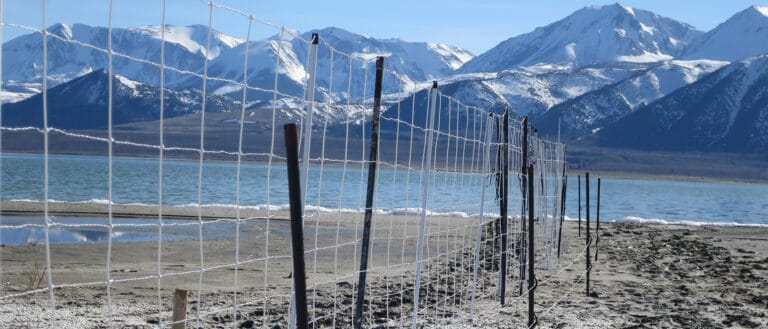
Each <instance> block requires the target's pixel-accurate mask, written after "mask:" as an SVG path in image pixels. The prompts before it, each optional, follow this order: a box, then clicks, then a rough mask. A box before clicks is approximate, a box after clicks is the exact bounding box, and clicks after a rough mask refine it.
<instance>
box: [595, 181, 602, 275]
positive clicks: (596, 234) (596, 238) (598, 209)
mask: <svg viewBox="0 0 768 329" xmlns="http://www.w3.org/2000/svg"><path fill="white" fill-rule="evenodd" d="M600 179H601V178H600V177H598V178H597V227H595V260H597V252H598V250H599V249H597V244H598V242H600Z"/></svg>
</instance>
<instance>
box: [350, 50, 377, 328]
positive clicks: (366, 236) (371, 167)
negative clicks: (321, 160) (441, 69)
mask: <svg viewBox="0 0 768 329" xmlns="http://www.w3.org/2000/svg"><path fill="white" fill-rule="evenodd" d="M383 76H384V57H381V56H379V57H377V58H376V85H375V89H374V96H373V129H371V153H370V154H369V155H368V156H369V158H370V161H369V162H368V191H367V193H366V195H365V220H364V224H363V246H362V249H361V251H360V274H359V278H358V284H357V299H356V305H355V319H354V322H355V323H354V325H355V328H356V329H360V328H362V326H363V304H364V303H365V277H366V274H367V272H368V254H369V252H368V251H369V248H370V243H371V221H372V217H373V192H374V190H375V186H376V161H377V155H378V153H379V151H378V150H379V120H380V117H381V81H382V79H383Z"/></svg>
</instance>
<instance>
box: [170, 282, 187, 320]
mask: <svg viewBox="0 0 768 329" xmlns="http://www.w3.org/2000/svg"><path fill="white" fill-rule="evenodd" d="M186 320H187V290H184V289H176V290H175V291H174V292H173V325H172V326H171V328H173V329H185V328H186V327H187V321H186Z"/></svg>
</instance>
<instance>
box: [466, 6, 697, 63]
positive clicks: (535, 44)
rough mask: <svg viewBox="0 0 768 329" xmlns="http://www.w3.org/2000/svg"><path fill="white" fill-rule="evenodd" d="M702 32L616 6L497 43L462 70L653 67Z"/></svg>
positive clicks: (585, 11) (579, 13) (585, 12)
mask: <svg viewBox="0 0 768 329" xmlns="http://www.w3.org/2000/svg"><path fill="white" fill-rule="evenodd" d="M702 33H703V32H700V31H698V30H696V29H694V28H693V27H692V26H690V25H688V24H685V23H680V22H678V21H675V20H673V19H669V18H666V17H662V16H659V15H657V14H654V13H652V12H649V11H645V10H640V9H634V8H630V7H625V6H622V5H620V4H612V5H605V6H590V7H586V8H583V9H581V10H578V11H576V12H575V13H573V14H571V15H570V16H568V17H566V18H564V19H562V20H560V21H557V22H555V23H552V24H549V25H547V26H544V27H540V28H537V29H535V30H534V31H533V32H530V33H526V34H523V35H520V36H516V37H513V38H510V39H508V40H506V41H504V42H502V43H500V44H499V45H497V46H496V47H494V48H493V49H491V50H489V51H488V52H486V53H484V54H482V55H479V56H478V57H476V58H475V59H473V60H471V61H469V62H468V63H467V64H465V65H464V67H462V68H461V71H462V72H498V71H502V70H506V69H510V68H514V67H520V66H532V65H536V64H541V63H545V64H558V65H568V66H583V65H590V64H596V63H604V62H617V61H619V62H621V61H625V62H657V61H659V60H665V59H672V58H673V57H675V56H677V55H678V54H680V52H682V50H683V48H684V47H685V46H686V45H687V44H688V43H689V42H690V41H691V40H693V39H694V38H696V37H697V36H699V35H701V34H702Z"/></svg>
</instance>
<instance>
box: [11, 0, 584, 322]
mask: <svg viewBox="0 0 768 329" xmlns="http://www.w3.org/2000/svg"><path fill="white" fill-rule="evenodd" d="M45 5H46V2H45V1H42V15H41V18H42V25H41V26H37V27H36V26H29V25H25V24H21V23H17V22H14V21H13V20H9V18H8V17H3V13H2V12H0V23H2V24H1V25H0V34H1V33H3V30H7V29H15V30H21V31H25V32H29V33H31V36H32V37H37V38H40V44H41V49H40V54H39V55H40V64H41V65H40V68H39V72H38V74H39V81H40V94H38V95H35V96H32V98H30V99H36V100H39V107H37V108H35V109H34V111H37V113H34V114H33V115H32V117H34V118H38V119H30V118H29V117H27V115H28V114H19V113H15V112H6V111H5V107H3V111H1V112H0V114H1V115H2V116H0V122H2V124H1V125H0V144H2V150H3V152H1V153H0V160H1V161H0V166H1V167H0V170H2V171H1V172H2V177H0V178H2V179H0V184H2V185H0V200H2V203H0V207H2V208H1V209H0V210H2V213H3V215H2V217H0V239H2V241H0V242H2V243H3V244H4V248H3V250H2V251H1V252H0V282H1V283H2V286H0V312H1V313H2V317H0V327H25V326H32V327H51V328H58V327H124V326H141V325H149V326H154V327H161V328H169V327H171V326H172V325H173V324H174V323H175V322H174V318H173V315H172V311H173V304H174V303H173V296H174V291H175V290H176V289H183V290H187V291H188V292H189V300H188V303H187V310H186V315H185V316H184V317H183V319H182V320H178V321H183V322H186V324H187V325H188V326H194V327H233V328H235V327H241V326H252V327H263V328H273V327H275V326H278V327H284V326H288V325H289V323H291V322H292V320H291V316H290V313H291V311H290V310H291V300H292V298H291V280H292V279H291V276H292V275H293V273H291V256H290V255H291V254H290V230H289V222H288V210H289V208H288V206H287V204H288V188H287V177H286V169H285V151H284V146H283V139H282V133H281V131H282V127H281V126H282V125H283V124H284V123H287V122H297V123H299V124H301V129H300V131H301V133H302V136H301V137H302V138H301V139H300V140H301V141H302V145H301V154H302V166H303V168H302V174H301V175H302V182H303V184H304V185H303V191H304V198H303V203H304V213H305V216H304V236H305V247H306V250H305V260H306V264H307V273H306V280H307V287H308V291H307V296H308V301H309V305H308V306H309V315H310V321H311V322H310V326H312V327H317V328H319V327H350V326H351V325H352V321H353V318H354V311H355V304H356V302H358V300H363V301H364V308H363V309H364V312H363V318H362V322H363V326H365V327H377V326H395V327H402V326H414V327H415V326H422V325H424V326H436V325H439V324H443V323H445V324H447V323H465V324H471V321H472V319H473V318H474V317H475V312H476V307H477V305H481V304H483V303H490V302H497V301H498V300H499V294H500V287H501V286H502V285H501V283H502V282H503V283H504V286H506V290H505V293H506V295H507V296H510V297H508V303H513V304H514V303H523V302H524V301H523V300H522V299H521V298H520V297H518V296H520V295H519V293H518V291H517V290H518V289H525V290H527V289H528V288H527V285H526V284H525V282H526V279H527V278H526V277H525V275H526V274H525V273H526V272H525V271H522V267H524V263H525V260H526V259H527V258H526V257H527V249H524V248H522V247H523V244H524V242H523V237H525V236H526V234H527V231H526V230H527V227H526V226H525V225H524V220H525V219H526V217H525V216H527V212H525V209H524V208H525V206H524V204H523V202H524V190H522V189H521V188H520V187H521V186H522V182H523V176H522V175H523V174H522V171H521V169H522V168H523V167H524V166H523V149H524V147H523V143H525V140H524V138H523V128H522V126H521V119H519V118H514V117H513V118H512V119H510V124H509V127H510V128H509V131H508V133H509V145H508V147H507V148H504V147H503V146H504V143H503V142H502V138H501V137H502V135H503V134H502V127H503V125H502V124H501V122H502V120H503V119H504V116H503V115H501V114H499V113H493V112H490V111H488V110H486V109H481V108H477V107H473V106H468V105H466V104H464V103H462V101H461V100H460V99H455V98H452V97H451V96H449V95H447V94H443V93H442V92H441V91H440V86H438V87H437V88H430V84H427V83H412V82H408V81H407V80H406V79H403V78H402V76H401V73H399V72H398V71H397V68H396V67H394V66H391V65H390V64H385V69H384V72H385V75H384V86H385V87H384V98H383V113H382V115H381V131H380V139H379V145H378V152H379V154H378V159H379V160H378V162H377V164H378V171H377V173H376V182H377V183H376V185H375V190H374V195H375V198H374V200H373V211H374V213H373V221H372V230H371V236H370V241H371V245H370V249H369V250H370V254H369V262H368V269H367V270H366V274H367V284H366V287H365V295H363V296H360V295H358V294H357V288H358V287H357V283H358V276H359V275H360V273H361V271H360V269H359V267H360V257H361V255H360V252H361V251H360V250H361V243H362V239H363V237H362V231H363V226H362V225H363V221H362V219H363V212H364V209H365V196H366V189H367V188H368V186H367V182H366V175H367V170H368V165H369V161H368V159H369V154H368V153H369V150H370V145H369V143H370V135H371V131H370V129H371V128H370V118H371V114H372V113H371V108H372V104H373V96H374V95H373V89H374V75H375V66H374V65H375V59H376V55H377V54H369V53H347V52H344V51H341V50H339V49H337V48H336V47H337V46H338V47H341V46H342V45H334V44H331V43H330V42H328V41H327V40H326V39H324V37H323V36H322V35H320V36H319V38H318V39H317V40H318V41H319V42H317V43H316V44H315V43H314V42H313V41H314V40H313V37H309V36H307V35H303V34H298V33H296V32H293V31H292V30H290V29H287V28H284V27H280V26H276V25H274V24H271V23H268V22H266V21H263V20H261V19H259V18H257V17H255V16H253V15H251V14H249V13H245V12H242V11H240V10H237V9H233V8H229V7H226V6H222V5H219V4H217V3H215V2H207V1H201V2H200V3H199V5H200V6H201V7H202V8H205V9H206V12H207V15H206V16H205V17H204V18H202V19H204V20H205V21H204V24H205V28H204V29H202V30H203V31H205V36H204V37H203V38H201V40H202V48H201V49H199V53H200V54H201V56H200V58H198V59H197V61H196V62H194V63H186V64H185V63H179V62H178V61H175V60H173V58H174V57H173V54H174V52H175V51H178V49H177V48H178V46H179V45H178V42H177V39H176V38H177V35H176V34H175V33H179V30H178V29H173V28H171V27H169V26H167V25H166V22H167V21H168V20H169V17H170V16H172V15H173V13H168V12H166V5H165V1H163V3H162V6H161V7H160V6H158V8H157V10H158V12H161V13H162V14H161V15H160V14H158V23H159V24H160V25H158V26H156V27H155V28H154V30H153V31H154V33H156V34H157V36H156V40H158V42H157V44H155V45H154V47H157V49H159V50H158V51H157V52H147V54H146V55H145V56H141V55H139V52H137V51H135V50H133V49H121V48H120V47H119V42H118V43H115V42H114V41H115V40H113V34H114V33H113V31H112V30H113V28H112V18H113V16H114V15H115V14H116V13H113V12H112V2H111V1H110V5H109V13H108V16H107V17H108V22H109V23H108V29H107V32H106V33H105V34H104V35H103V38H94V39H77V38H70V37H66V36H64V35H62V34H60V33H57V32H56V31H54V30H52V29H47V28H48V26H47V24H48V22H47V21H46V19H45V17H46V9H45ZM1 7H2V2H1V1H0V8H1ZM221 20H231V21H236V22H239V23H240V24H241V25H242V27H243V31H245V32H244V33H243V35H245V39H244V40H241V41H240V42H238V43H236V45H233V47H231V48H232V49H230V50H229V51H228V52H227V56H229V57H227V59H228V61H227V63H229V64H230V65H229V66H227V67H222V64H221V63H222V61H219V60H213V57H214V56H213V55H212V54H214V53H215V52H217V51H219V49H221V48H222V47H223V46H222V42H224V41H222V40H225V41H226V40H227V39H222V38H219V37H218V34H217V33H218V32H216V30H215V29H216V24H217V21H221ZM256 35H260V36H264V35H267V36H271V37H270V38H268V39H266V40H263V41H257V40H259V38H258V37H256ZM1 36H2V35H0V39H1ZM51 47H54V48H55V49H54V51H59V50H60V49H62V48H64V49H67V51H65V53H68V52H71V53H73V56H74V54H83V53H88V56H92V57H93V58H100V59H103V62H104V64H105V65H104V67H103V69H104V71H103V75H101V76H99V75H98V72H95V73H92V74H89V75H87V76H86V77H87V78H89V79H95V80H85V79H86V77H81V78H76V79H83V80H82V81H84V83H90V84H98V83H104V84H106V85H107V87H106V88H104V90H105V91H104V92H103V93H99V92H95V91H94V92H92V93H91V94H88V97H93V98H94V99H96V100H97V101H95V102H94V103H95V104H97V105H98V106H96V107H97V108H96V109H95V110H94V111H93V112H92V113H91V115H90V116H87V117H86V118H87V119H88V120H95V121H97V122H101V125H100V126H99V128H83V127H82V126H80V124H82V122H72V121H71V118H70V117H69V116H68V115H67V113H62V112H60V111H59V110H56V109H60V108H61V107H60V106H58V105H59V104H51V103H50V102H49V99H57V100H59V101H60V99H58V98H55V96H56V95H58V93H59V92H60V91H61V88H60V86H52V87H51V88H48V84H49V83H51V84H52V85H55V84H58V83H60V81H59V80H57V79H59V78H60V76H59V75H58V73H59V67H57V66H55V65H60V64H61V63H53V64H55V65H51V64H52V63H49V59H48V53H49V51H51ZM0 50H1V49H0ZM158 54H159V55H158ZM222 54H223V53H222ZM222 56H224V55H222ZM295 59H299V61H298V62H300V63H302V66H303V67H296V66H295V63H296V62H297V61H296V60H295ZM0 60H2V56H0ZM1 63H2V62H0V64H1ZM385 63H387V62H386V60H385ZM128 67H131V68H134V69H135V68H136V67H138V68H139V69H138V71H139V72H141V75H142V76H143V77H144V78H145V79H144V82H142V83H137V82H135V81H132V80H131V79H129V78H127V77H124V76H122V75H121V73H122V72H124V71H125V70H127V68H128ZM82 69H86V68H82ZM87 69H94V70H95V71H97V68H87ZM5 71H7V69H6V70H4V71H0V73H6V72H5ZM134 71H135V70H134ZM54 72H55V73H54ZM265 72H266V73H265ZM0 75H1V74H0ZM132 78H138V77H132ZM126 86H128V87H133V88H134V89H132V90H140V91H142V92H144V93H145V94H151V95H156V97H154V96H153V97H154V98H151V101H149V102H147V103H142V104H132V105H131V106H128V108H129V109H130V110H133V111H145V112H146V113H147V114H146V116H147V117H146V119H147V120H144V121H141V122H124V121H121V120H123V117H122V116H123V115H124V114H125V113H124V112H123V111H124V109H125V108H126V105H125V104H123V103H121V102H120V101H119V99H124V98H122V97H123V96H122V95H123V93H124V92H125V88H126ZM137 86H138V87H137ZM0 87H3V86H2V85H0ZM182 87H183V89H178V88H182ZM57 88H58V89H57ZM131 92H132V91H131ZM189 99H192V100H193V101H192V102H191V103H185V104H193V105H194V108H191V109H189V108H181V107H180V106H178V105H176V104H175V103H176V102H179V101H180V100H189ZM227 104H229V105H227ZM54 105H55V106H54ZM505 149H506V150H508V157H507V158H508V165H509V168H510V174H509V197H508V201H509V203H508V205H509V206H508V208H509V215H510V216H509V221H508V236H507V237H508V239H507V241H508V243H507V246H506V248H507V260H506V261H507V263H506V269H507V276H506V277H505V278H502V277H501V276H500V273H501V271H500V269H501V266H502V264H501V254H502V248H503V246H502V245H501V241H502V240H501V229H500V223H501V221H500V219H499V213H500V209H499V199H498V197H499V194H498V188H497V186H498V185H499V180H498V179H499V177H501V176H500V172H501V169H502V166H500V161H501V159H502V158H503V157H502V156H501V155H502V154H501V152H503V150H505ZM527 149H528V150H529V152H528V153H529V158H528V162H529V163H531V164H534V167H535V168H534V172H535V184H534V185H535V198H536V200H535V205H536V208H535V214H536V215H535V227H534V228H535V232H536V240H535V241H536V242H535V254H536V271H537V273H538V271H557V270H558V269H559V265H558V261H557V259H558V258H557V255H556V253H557V248H558V246H559V242H560V239H561V238H560V236H559V235H558V232H559V229H560V225H561V221H560V218H561V208H560V205H561V192H562V188H563V186H562V182H563V180H562V175H563V173H564V170H563V167H564V166H565V159H564V156H565V149H564V146H563V145H562V144H559V143H552V142H548V141H545V140H542V139H538V138H536V137H535V136H532V137H531V138H530V142H529V144H528V147H527ZM19 151H24V152H27V153H26V154H21V153H18V152H19ZM69 154H79V155H69ZM569 264H570V265H573V264H572V263H569ZM521 283H523V284H522V285H521ZM554 306H555V304H553V305H552V307H554Z"/></svg>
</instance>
